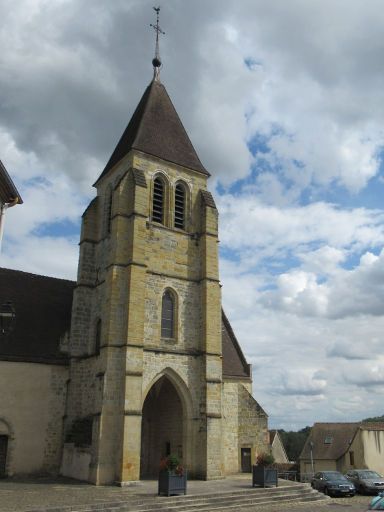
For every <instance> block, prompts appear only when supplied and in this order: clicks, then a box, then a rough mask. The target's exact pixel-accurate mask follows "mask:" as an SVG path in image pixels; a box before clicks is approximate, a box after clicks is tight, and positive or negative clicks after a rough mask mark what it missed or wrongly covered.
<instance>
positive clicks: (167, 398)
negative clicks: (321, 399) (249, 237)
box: [0, 60, 269, 484]
mask: <svg viewBox="0 0 384 512" xmlns="http://www.w3.org/2000/svg"><path fill="white" fill-rule="evenodd" d="M154 62H155V64H154V66H155V71H156V72H155V76H154V79H153V81H152V82H151V83H150V85H149V86H148V87H147V89H146V90H145V92H144V95H143V97H142V99H141V101H140V102H139V105H138V107H137V109H136V110H135V112H134V114H133V116H132V119H131V120H130V121H129V123H128V126H127V128H126V130H125V131H124V133H123V135H122V137H121V139H120V141H119V142H118V144H117V146H116V148H115V150H114V151H113V152H112V155H111V157H110V159H109V160H108V163H107V165H106V166H105V169H104V170H103V171H102V173H101V175H100V177H99V178H98V180H97V181H96V183H95V187H96V197H95V198H94V199H93V200H92V201H91V203H90V204H89V206H88V208H87V209H86V210H85V212H84V214H83V217H82V230H81V239H80V257H79V267H78V278H77V281H76V283H74V282H72V281H65V280H62V279H54V278H48V277H44V276H36V275H32V274H27V273H24V272H17V271H12V270H6V269H0V302H7V301H8V302H12V304H13V307H14V311H15V315H16V319H15V322H14V325H13V326H12V329H11V330H10V332H8V333H6V334H4V333H3V334H2V339H1V340H0V341H1V343H0V387H1V389H2V390H5V389H9V390H12V392H11V393H4V391H3V392H2V394H0V475H1V474H2V475H4V474H17V473H23V474H25V473H42V472H43V473H44V472H47V473H58V472H60V473H61V474H63V475H66V476H70V477H73V478H77V479H80V480H86V481H89V482H92V483H95V484H112V483H116V482H118V483H120V484H125V483H130V482H132V481H137V480H139V479H140V478H146V477H148V476H153V475H157V473H158V466H159V461H160V459H161V458H163V457H165V456H167V455H169V454H173V455H177V456H178V457H179V458H180V461H181V462H182V464H183V465H185V466H186V467H187V468H188V473H189V475H190V477H191V478H203V479H215V478H223V477H225V475H227V474H229V473H234V472H237V471H241V470H242V469H243V470H244V468H245V467H246V468H248V469H249V467H250V465H251V464H252V463H253V462H254V461H255V459H256V457H257V455H258V454H259V453H261V452H265V451H268V450H269V437H268V426H267V419H268V418H267V414H266V413H265V411H264V410H263V408H262V407H261V406H260V405H259V404H258V403H257V401H256V400H255V399H254V397H253V396H252V372H251V367H250V365H249V364H248V363H247V361H246V359H245V357H244V354H243V352H242V350H241V348H240V344H239V342H238V341H237V339H236V336H235V334H234V332H233V329H232V327H231V325H230V323H229V321H228V319H227V317H226V316H225V315H224V313H223V312H222V307H221V285H220V281H219V273H218V211H217V208H216V204H215V201H214V199H213V197H212V194H211V193H210V192H209V191H208V189H207V179H208V178H209V173H208V172H207V171H206V169H205V168H204V166H203V165H202V163H201V162H200V160H199V158H198V156H197V153H196V151H195V149H194V147H193V145H192V143H191V141H190V140H189V137H188V135H187V133H186V131H185V129H184V127H183V125H182V123H181V121H180V119H179V117H178V115H177V112H176V110H175V108H174V106H173V105H172V102H171V100H170V98H169V96H168V94H167V92H166V90H165V87H164V86H163V85H162V84H161V83H160V81H159V73H158V69H157V70H156V66H157V64H156V63H158V60H155V61H154Z"/></svg>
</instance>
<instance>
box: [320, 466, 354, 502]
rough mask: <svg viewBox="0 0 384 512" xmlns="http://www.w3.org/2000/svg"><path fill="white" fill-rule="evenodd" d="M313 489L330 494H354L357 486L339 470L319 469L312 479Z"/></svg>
mask: <svg viewBox="0 0 384 512" xmlns="http://www.w3.org/2000/svg"><path fill="white" fill-rule="evenodd" d="M311 486H312V487H313V489H317V490H318V491H322V492H323V493H324V494H328V495H329V496H354V495H355V494H356V489H355V486H354V484H353V483H352V482H350V481H349V480H348V478H346V477H345V476H344V475H342V474H341V473H340V472H339V471H319V472H318V473H316V474H315V476H314V477H313V478H312V480H311Z"/></svg>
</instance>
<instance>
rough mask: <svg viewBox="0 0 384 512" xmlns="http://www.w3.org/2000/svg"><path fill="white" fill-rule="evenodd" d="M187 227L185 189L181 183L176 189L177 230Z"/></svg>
mask: <svg viewBox="0 0 384 512" xmlns="http://www.w3.org/2000/svg"><path fill="white" fill-rule="evenodd" d="M184 227H185V188H184V187H183V185H181V184H180V183H179V184H178V185H176V189H175V228H179V229H184Z"/></svg>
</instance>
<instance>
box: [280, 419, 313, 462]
mask: <svg viewBox="0 0 384 512" xmlns="http://www.w3.org/2000/svg"><path fill="white" fill-rule="evenodd" d="M310 431H311V427H304V428H302V429H301V430H299V431H298V432H294V431H289V432H286V431H285V430H279V434H280V437H281V440H282V442H283V445H284V448H285V451H286V452H287V456H288V459H289V460H290V461H295V462H296V461H297V460H298V458H299V455H300V453H301V450H302V449H303V446H304V443H305V441H306V440H307V437H308V436H309V432H310Z"/></svg>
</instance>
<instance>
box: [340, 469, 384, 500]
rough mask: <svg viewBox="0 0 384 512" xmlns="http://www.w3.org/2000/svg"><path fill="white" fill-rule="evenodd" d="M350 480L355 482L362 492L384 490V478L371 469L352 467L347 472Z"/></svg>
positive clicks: (358, 490)
mask: <svg viewBox="0 0 384 512" xmlns="http://www.w3.org/2000/svg"><path fill="white" fill-rule="evenodd" d="M346 477H347V478H348V480H350V481H351V482H353V483H354V484H355V487H356V490H357V492H359V493H360V494H365V493H375V494H377V493H378V492H380V491H384V478H383V477H382V476H381V475H379V473H377V472H376V471H372V470H370V469H350V470H349V471H347V473H346Z"/></svg>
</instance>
